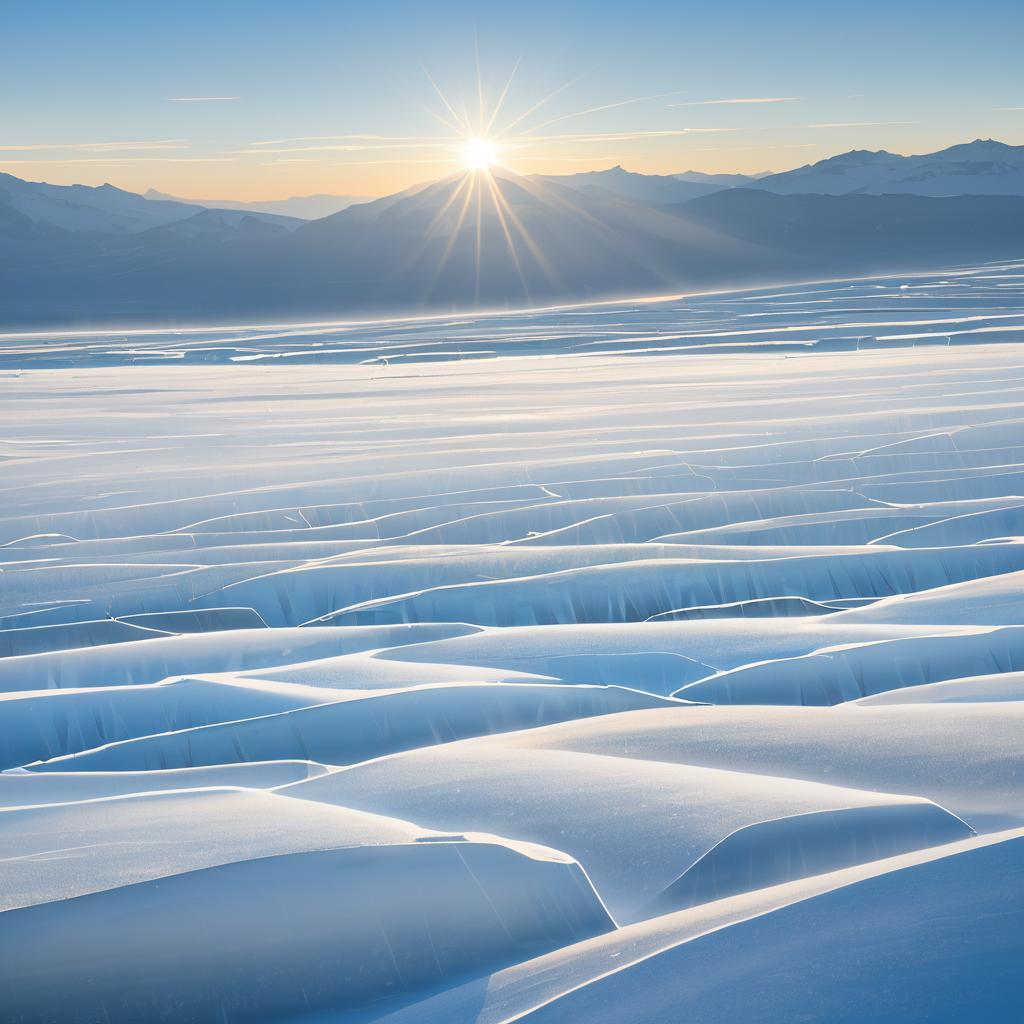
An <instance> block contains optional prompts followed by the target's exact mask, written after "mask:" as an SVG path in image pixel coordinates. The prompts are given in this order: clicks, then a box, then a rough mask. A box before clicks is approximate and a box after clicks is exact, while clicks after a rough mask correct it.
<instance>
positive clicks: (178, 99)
mask: <svg viewBox="0 0 1024 1024" xmlns="http://www.w3.org/2000/svg"><path fill="white" fill-rule="evenodd" d="M241 98H242V97H241V96H168V97H167V102H168V103H230V102H232V101H233V100H240V99H241Z"/></svg>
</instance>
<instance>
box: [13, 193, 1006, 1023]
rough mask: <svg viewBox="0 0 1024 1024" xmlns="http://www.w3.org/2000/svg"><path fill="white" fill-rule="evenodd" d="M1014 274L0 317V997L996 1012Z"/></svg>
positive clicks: (239, 1010) (932, 1016)
mask: <svg viewBox="0 0 1024 1024" xmlns="http://www.w3.org/2000/svg"><path fill="white" fill-rule="evenodd" d="M152 205H154V206H156V205H157V204H152ZM1022 267H1024V264H1020V263H1001V264H992V265H987V266H980V267H966V268H958V269H954V270H950V271H949V273H947V274H944V275H937V274H931V275H922V276H918V277H906V278H883V279H877V280H872V281H839V282H830V283H825V284H811V285H806V286H800V287H787V288H783V289H761V290H758V291H746V292H736V293H722V294H718V295H706V296H700V297H694V298H690V299H680V298H674V299H666V300H659V301H650V302H646V301H645V302H639V301H638V302H635V303H614V304H607V305H595V306H590V307H579V308H563V309H557V310H547V311H534V312H528V313H509V314H494V315H491V316H476V315H475V316H472V317H465V318H455V317H452V318H433V319H421V320H410V321H403V322H399V321H392V322H390V323H379V324H373V325H357V324H346V325H312V326H310V325H305V326H303V325H289V326H284V327H281V326H279V327H272V328H271V327H268V328H223V329H201V330H182V331H179V332H173V333H163V334H161V333H152V332H145V331H142V332H140V333H130V332H129V333H127V334H126V333H121V334H118V335H102V334H81V335H75V334H65V335H59V336H58V335H38V336H28V335H22V336H12V335H7V336H4V337H0V366H2V367H3V369H0V388H2V395H3V401H2V402H0V459H2V461H3V488H4V503H3V507H2V509H0V769H2V770H0V906H2V908H3V909H2V910H0V949H2V951H3V955H2V956H0V992H2V1000H0V1005H2V1012H0V1018H2V1020H3V1021H4V1024H7V1021H10V1022H11V1024H21V1022H43V1021H45V1022H48V1024H52V1022H69V1024H70V1022H74V1024H92V1022H97V1024H99V1022H103V1024H128V1022H133V1024H134V1022H138V1021H170V1022H177V1021H187V1022H192V1021H194V1022H206V1021H217V1022H232V1024H235V1022H244V1021H257V1020H262V1021H275V1022H280V1024H285V1022H287V1024H341V1022H345V1024H355V1022H362V1024H368V1022H370V1021H374V1020H380V1021H383V1020H387V1021H390V1022H391V1024H400V1022H401V1024H410V1022H414V1024H433V1022H437V1024H442V1022H444V1024H462V1022H465V1024H474V1022H475V1024H486V1022H491V1024H499V1022H508V1024H511V1021H513V1020H517V1021H518V1020H536V1021H572V1022H582V1021H586V1022H588V1024H589V1022H615V1024H632V1022H634V1021H639V1020H643V1021H651V1022H659V1021H666V1022H667V1021H675V1020H679V1019H687V1020H691V1019H692V1020H701V1021H709V1022H715V1024H717V1022H722V1024H725V1022H729V1024H734V1022H740V1024H742V1022H745V1021H790V1020H812V1021H817V1020H821V1021H843V1020H851V1021H854V1020H856V1021H858V1022H860V1021H867V1020H870V1021H894V1022H896V1021H899V1022H904V1021H918V1020H919V1021H944V1020H949V1021H962V1020H973V1019H977V1020H993V1021H995V1020H999V1021H1002V1020H1014V1019H1016V1016H1019V1013H1018V1011H1019V991H1018V988H1017V987H1015V986H1014V984H1013V983H1012V978H1013V976H1014V974H1015V973H1019V970H1018V968H1017V965H1018V964H1019V962H1020V958H1021V955H1022V954H1024V949H1022V947H1021V939H1020V936H1021V935H1022V934H1024V902H1022V896H1024V892H1022V890H1021V879H1022V878H1024V874H1022V871H1021V866H1022V862H1021V849H1022V846H1021V843H1022V841H1024V753H1022V742H1021V739H1022V737H1024V682H1022V679H1024V618H1022V616H1021V612H1022V610H1024V602H1022V598H1021V594H1022V592H1024V589H1022V581H1024V543H1022V539H1024V415H1022V414H1021V398H1022V394H1024V358H1022V355H1024V349H1022V347H1021V342H1022V341H1024V334H1022V333H1021V331H1022V328H1024V269H1022ZM474 353H475V354H476V355H474ZM482 354H486V355H488V356H491V357H492V358H487V359H483V358H479V356H480V355H482ZM209 364H213V365H209ZM217 364H219V365H217Z"/></svg>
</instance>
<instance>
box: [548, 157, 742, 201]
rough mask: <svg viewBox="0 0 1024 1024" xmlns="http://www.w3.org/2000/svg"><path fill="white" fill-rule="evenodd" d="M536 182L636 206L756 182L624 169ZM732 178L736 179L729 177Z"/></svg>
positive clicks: (618, 168)
mask: <svg viewBox="0 0 1024 1024" xmlns="http://www.w3.org/2000/svg"><path fill="white" fill-rule="evenodd" d="M531 177H532V178H533V180H535V181H540V182H545V183H547V184H551V185H561V186H564V187H566V188H571V189H575V190H576V191H579V192H583V193H585V194H587V195H598V196H599V195H600V193H601V192H606V193H611V194H612V195H615V196H618V197H619V198H620V199H628V200H629V201H630V202H633V203H643V204H647V205H650V204H653V205H667V204H670V203H685V202H686V201H687V200H689V199H696V198H698V197H699V196H706V195H710V194H711V193H712V192H718V191H721V190H722V189H724V188H732V187H735V186H736V185H745V184H748V183H750V182H751V181H753V180H754V179H753V178H746V177H743V176H742V175H737V176H735V177H738V178H739V179H740V180H739V181H729V182H720V181H694V180H692V179H690V178H684V177H681V176H679V175H675V174H637V173H635V172H634V171H627V170H625V169H624V168H622V167H618V166H616V167H610V168H608V170H605V171H581V172H580V173H579V174H565V175H533V176H531ZM730 177H733V176H732V175H730Z"/></svg>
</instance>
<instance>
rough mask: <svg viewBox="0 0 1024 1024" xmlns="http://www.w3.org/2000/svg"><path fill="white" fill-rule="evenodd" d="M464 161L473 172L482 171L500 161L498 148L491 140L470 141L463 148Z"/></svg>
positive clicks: (476, 139)
mask: <svg viewBox="0 0 1024 1024" xmlns="http://www.w3.org/2000/svg"><path fill="white" fill-rule="evenodd" d="M462 160H463V162H464V163H465V165H466V166H467V167H468V168H469V169H470V170H471V171H482V170H485V169H486V168H488V167H490V166H491V164H494V163H497V161H498V147H497V145H495V143H493V142H492V141H491V140H490V139H485V138H475V139H470V140H469V141H468V142H467V143H466V144H465V145H464V146H463V147H462Z"/></svg>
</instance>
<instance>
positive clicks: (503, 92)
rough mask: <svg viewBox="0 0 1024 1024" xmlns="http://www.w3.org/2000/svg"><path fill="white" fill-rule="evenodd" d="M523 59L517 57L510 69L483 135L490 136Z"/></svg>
mask: <svg viewBox="0 0 1024 1024" xmlns="http://www.w3.org/2000/svg"><path fill="white" fill-rule="evenodd" d="M522 60H523V58H522V57H519V58H518V60H516V62H515V64H514V66H513V67H512V74H510V75H509V76H508V81H507V82H506V83H505V88H504V89H502V90H501V95H500V96H499V97H498V102H497V103H496V104H495V105H494V110H493V111H492V112H491V117H490V120H488V122H487V127H486V128H484V131H483V134H484V135H490V134H491V129H492V128H494V122H495V121H497V119H498V115H499V114H500V113H501V108H502V107H503V106H504V104H505V99H506V98H507V96H508V91H509V89H510V88H511V87H512V79H514V78H515V77H516V72H517V71H518V70H519V65H520V64H521V63H522Z"/></svg>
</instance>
